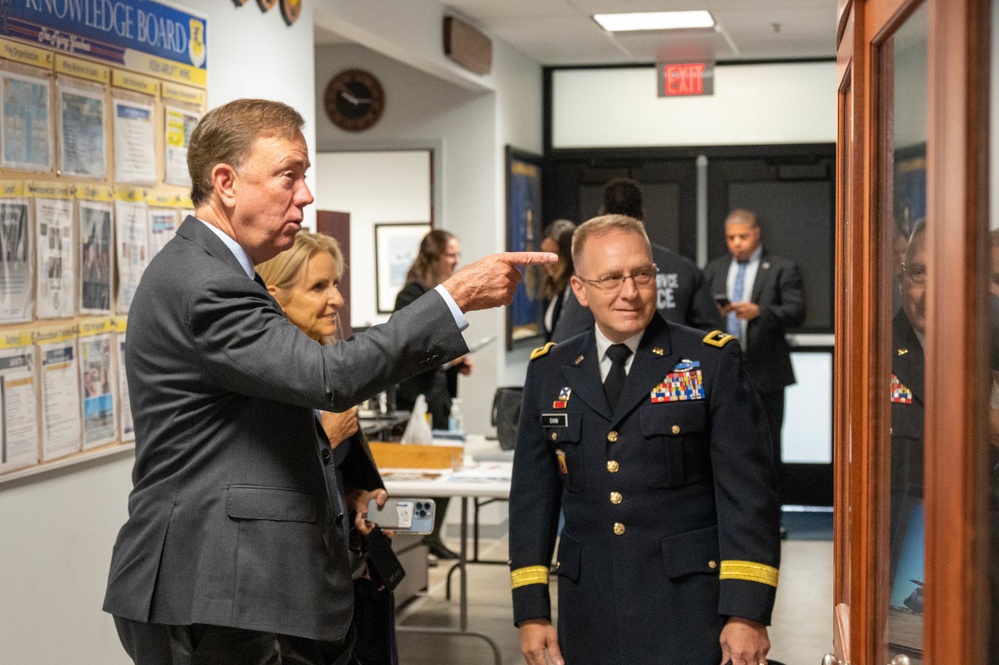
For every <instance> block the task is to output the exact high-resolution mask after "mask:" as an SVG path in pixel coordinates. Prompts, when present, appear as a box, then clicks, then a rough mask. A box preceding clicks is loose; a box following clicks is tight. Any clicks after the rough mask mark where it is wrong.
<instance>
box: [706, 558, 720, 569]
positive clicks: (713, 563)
mask: <svg viewBox="0 0 999 665" xmlns="http://www.w3.org/2000/svg"><path fill="white" fill-rule="evenodd" d="M717 567H718V562H717V561H714V560H712V561H708V568H710V569H711V570H714V569H715V568H717Z"/></svg>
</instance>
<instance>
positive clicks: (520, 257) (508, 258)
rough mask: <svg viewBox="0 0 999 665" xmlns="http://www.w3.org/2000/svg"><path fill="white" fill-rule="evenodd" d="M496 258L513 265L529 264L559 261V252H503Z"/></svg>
mask: <svg viewBox="0 0 999 665" xmlns="http://www.w3.org/2000/svg"><path fill="white" fill-rule="evenodd" d="M496 258H497V259H499V260H500V261H502V262H503V263H509V264H510V265H512V266H527V265H541V264H545V263H555V262H557V261H558V254H553V253H552V252H502V253H500V254H497V255H496Z"/></svg>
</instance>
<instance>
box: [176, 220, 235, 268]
mask: <svg viewBox="0 0 999 665" xmlns="http://www.w3.org/2000/svg"><path fill="white" fill-rule="evenodd" d="M177 235H179V236H180V237H182V238H186V239H187V240H190V241H191V242H193V243H194V244H195V245H197V246H199V247H201V248H202V249H203V250H205V251H206V252H207V253H208V254H209V255H210V256H212V257H214V258H216V259H218V260H219V261H221V262H222V263H225V264H226V265H228V266H229V267H230V268H232V269H233V270H236V271H238V272H239V273H241V274H243V275H245V274H246V272H245V271H244V270H243V266H241V265H240V264H239V261H238V260H237V259H236V257H235V256H234V255H233V253H232V251H231V250H230V249H229V248H228V247H226V246H225V243H224V242H222V241H221V240H219V237H218V236H217V235H215V233H214V232H212V230H211V229H209V228H207V227H206V226H205V224H204V222H201V221H199V220H198V219H197V218H196V217H192V216H188V218H187V219H185V220H184V223H183V224H181V225H180V228H179V229H177Z"/></svg>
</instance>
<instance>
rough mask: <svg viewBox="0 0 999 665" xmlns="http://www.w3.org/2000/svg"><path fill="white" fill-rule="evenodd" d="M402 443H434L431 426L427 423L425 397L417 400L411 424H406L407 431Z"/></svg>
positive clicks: (411, 416)
mask: <svg viewBox="0 0 999 665" xmlns="http://www.w3.org/2000/svg"><path fill="white" fill-rule="evenodd" d="M402 443H423V444H431V443H433V436H432V435H431V433H430V424H429V423H428V422H427V398H426V397H424V396H423V395H420V396H419V397H417V398H416V404H414V405H413V412H412V413H411V414H409V422H408V423H406V431H404V432H403V433H402Z"/></svg>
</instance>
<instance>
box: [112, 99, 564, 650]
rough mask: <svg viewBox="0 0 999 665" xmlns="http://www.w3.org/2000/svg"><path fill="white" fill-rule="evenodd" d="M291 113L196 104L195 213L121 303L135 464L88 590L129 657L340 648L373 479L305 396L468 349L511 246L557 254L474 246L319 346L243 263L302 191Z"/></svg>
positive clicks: (272, 239)
mask: <svg viewBox="0 0 999 665" xmlns="http://www.w3.org/2000/svg"><path fill="white" fill-rule="evenodd" d="M303 124H304V121H303V119H302V116H301V115H300V114H299V113H298V112H297V111H295V110H294V109H292V108H290V107H289V106H286V105H285V104H281V103H279V102H270V101H263V100H246V99H244V100H237V101H234V102H231V103H229V104H226V105H224V106H221V107H219V108H216V109H214V110H212V111H210V112H209V113H208V114H206V115H205V117H204V118H203V119H202V120H201V122H200V123H199V124H198V127H197V128H196V129H195V130H194V133H193V134H192V136H191V142H190V147H189V149H188V156H187V159H188V168H189V170H190V173H191V181H192V183H193V186H192V191H191V198H192V200H193V201H194V205H195V216H194V217H188V218H187V219H186V220H185V221H184V223H183V224H182V225H181V227H180V228H179V229H178V230H177V235H176V236H175V237H174V238H173V239H172V240H171V241H170V242H169V243H167V245H166V246H165V247H164V248H163V250H162V251H161V252H160V253H159V254H157V256H156V257H155V258H154V259H153V260H152V261H151V262H150V264H149V267H148V268H147V269H146V272H145V274H144V276H143V278H142V280H141V282H140V284H139V287H138V290H137V291H136V294H135V300H134V301H133V303H132V308H131V311H130V312H129V331H128V345H127V351H126V371H127V374H128V385H129V395H130V398H131V401H132V409H133V413H134V417H135V432H136V443H135V466H134V468H133V471H132V481H133V489H132V492H131V494H130V496H129V501H128V512H129V516H128V520H127V522H126V523H125V525H124V526H123V527H122V529H121V531H120V532H119V534H118V539H117V541H116V543H115V547H114V551H113V553H112V555H111V571H110V575H109V580H108V588H107V594H106V596H105V600H104V609H105V611H107V612H110V613H111V614H113V615H114V617H115V625H116V627H117V629H118V633H119V636H120V638H121V641H122V644H123V646H124V647H125V650H126V651H127V652H128V654H129V656H130V657H131V658H132V660H133V661H134V662H135V663H136V664H137V665H168V664H169V665H191V664H192V663H197V664H199V665H200V664H205V665H213V664H218V665H221V664H222V663H240V665H257V664H258V663H259V664H261V665H263V664H264V663H267V664H271V663H275V664H277V663H292V662H294V663H296V664H297V663H302V664H309V665H311V664H316V665H318V664H323V665H345V664H346V663H347V662H348V658H349V657H350V650H351V647H352V642H353V639H354V637H353V634H352V633H351V631H350V620H351V613H352V604H353V594H352V587H351V570H350V567H349V566H350V562H349V551H348V529H349V528H350V517H349V516H348V515H345V513H348V514H349V513H350V511H352V510H353V511H356V513H357V516H356V518H355V520H354V524H355V525H356V526H357V528H358V529H360V530H362V531H364V530H365V529H366V528H367V525H366V523H365V521H364V514H363V511H364V506H365V505H366V503H365V501H366V500H367V498H368V497H370V496H371V493H370V492H366V491H365V490H370V489H372V488H371V487H363V486H361V487H339V486H338V482H337V477H336V473H335V469H334V466H335V465H334V464H333V463H332V462H331V459H332V458H333V455H332V451H331V449H330V445H329V442H328V440H327V439H325V438H322V437H320V435H319V431H320V429H319V428H318V427H317V425H318V424H319V423H318V421H317V418H316V412H315V410H316V409H321V410H327V411H342V410H345V409H347V408H350V407H351V406H354V405H355V404H357V403H358V402H360V401H362V400H364V399H367V398H369V397H372V396H373V395H375V394H377V393H378V392H380V391H382V390H384V389H386V388H388V387H389V386H391V385H393V384H395V383H398V382H399V381H400V380H402V379H405V378H407V377H409V376H412V375H413V374H416V373H417V372H419V371H421V370H423V369H425V368H427V367H429V366H437V365H440V364H441V363H442V362H446V361H448V360H450V359H452V358H455V357H457V356H460V355H461V354H463V353H466V352H467V351H468V349H467V347H466V345H465V343H464V341H463V340H462V336H461V331H462V330H463V329H464V328H465V327H466V326H467V321H466V320H465V317H464V315H463V312H468V311H471V310H475V309H482V308H486V307H493V306H496V305H499V304H502V303H509V302H510V300H511V298H512V293H513V289H514V288H515V286H516V283H517V280H518V279H519V272H518V270H517V268H516V267H515V265H517V264H518V263H521V262H532V261H533V262H552V261H554V260H555V256H554V255H544V254H528V253H525V254H505V255H503V254H500V255H495V256H491V257H487V258H485V259H483V260H481V261H479V262H477V263H475V264H472V265H471V266H469V267H468V268H466V269H465V270H463V271H461V272H458V273H456V274H455V275H453V276H452V277H451V278H450V279H448V280H447V281H445V282H444V283H443V284H441V285H440V286H439V287H438V289H436V290H433V291H431V292H428V293H427V294H426V295H424V296H423V297H421V298H419V299H418V300H417V301H416V302H414V303H413V304H412V305H410V306H409V307H407V308H406V309H405V310H404V311H400V312H398V313H396V314H395V315H394V316H393V317H392V319H391V320H390V321H389V322H388V323H387V324H385V325H382V326H374V327H373V328H371V329H369V330H368V331H366V332H364V333H362V334H359V335H355V336H354V337H352V338H351V339H349V340H347V341H345V342H338V343H336V344H333V345H330V346H321V345H319V344H318V343H316V342H314V341H313V340H311V339H310V338H309V337H307V336H306V335H305V333H303V332H301V331H300V330H299V329H298V328H297V327H296V326H294V325H293V324H292V323H290V322H289V321H288V320H287V319H286V318H285V317H284V313H283V312H282V310H281V308H280V307H279V306H278V304H277V302H276V301H274V300H273V298H272V297H271V296H270V294H269V293H268V292H267V289H266V288H265V287H264V284H263V281H262V280H261V279H260V277H259V276H258V275H256V274H255V272H254V268H253V266H254V265H256V264H258V263H262V262H263V261H266V260H267V259H270V258H272V257H274V256H275V255H277V254H278V253H280V252H281V251H283V250H285V249H288V248H289V247H291V246H292V244H293V242H294V239H295V234H296V233H298V231H299V230H300V228H301V225H302V219H303V209H304V208H305V206H307V205H309V204H310V203H312V201H313V198H312V194H311V192H310V191H309V188H308V186H307V185H306V182H305V174H306V170H307V169H308V168H309V156H308V147H307V146H306V143H305V138H304V137H303V135H302V132H301V128H302V126H303ZM381 496H384V494H381Z"/></svg>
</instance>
